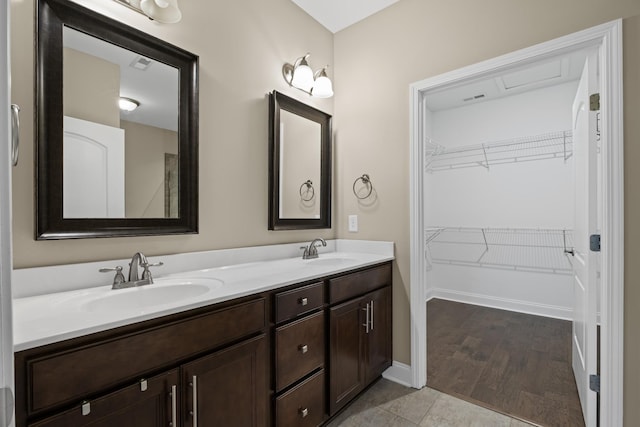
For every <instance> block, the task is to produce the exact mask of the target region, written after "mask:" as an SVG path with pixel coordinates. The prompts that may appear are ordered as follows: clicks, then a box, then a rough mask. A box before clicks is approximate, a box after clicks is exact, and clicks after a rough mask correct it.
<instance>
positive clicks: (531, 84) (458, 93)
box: [425, 51, 586, 111]
mask: <svg viewBox="0 0 640 427" xmlns="http://www.w3.org/2000/svg"><path fill="white" fill-rule="evenodd" d="M585 59H586V51H577V52H573V53H570V54H566V55H561V56H557V57H553V58H549V59H547V60H544V61H537V62H533V63H530V64H526V65H522V66H519V67H514V68H511V69H509V70H506V71H503V72H500V73H496V74H492V75H490V76H486V77H484V78H481V79H478V80H475V81H472V82H466V83H463V84H453V85H451V86H449V87H444V88H442V89H438V90H434V91H431V92H429V93H428V94H427V97H426V100H425V101H426V104H427V108H428V109H429V110H431V111H439V110H447V109H450V108H457V107H463V106H466V105H469V104H474V103H477V102H483V101H490V100H493V99H497V98H503V97H506V96H511V95H517V94H520V93H523V92H527V91H530V90H535V89H542V88H544V87H549V86H554V85H558V84H562V83H567V82H571V81H577V80H579V79H580V75H581V73H582V68H583V67H584V62H585Z"/></svg>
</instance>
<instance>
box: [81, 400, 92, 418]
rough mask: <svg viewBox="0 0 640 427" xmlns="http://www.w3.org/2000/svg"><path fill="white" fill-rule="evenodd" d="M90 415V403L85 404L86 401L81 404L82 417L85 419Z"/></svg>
mask: <svg viewBox="0 0 640 427" xmlns="http://www.w3.org/2000/svg"><path fill="white" fill-rule="evenodd" d="M90 413H91V402H87V401H86V400H85V401H84V402H82V416H83V417H86V416H87V415H89V414H90Z"/></svg>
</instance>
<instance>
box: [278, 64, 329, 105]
mask: <svg viewBox="0 0 640 427" xmlns="http://www.w3.org/2000/svg"><path fill="white" fill-rule="evenodd" d="M309 56H310V54H309V53H307V54H306V55H305V56H303V57H301V58H298V59H296V60H295V62H294V63H293V65H292V64H289V63H288V62H287V63H285V64H284V65H283V66H282V75H283V76H284V79H285V81H286V82H287V83H288V84H289V86H291V87H295V88H296V89H300V90H301V91H303V92H306V93H308V94H309V95H311V96H315V97H317V98H331V97H332V96H333V85H332V83H331V79H329V76H327V67H324V68H322V69H321V70H318V71H316V72H315V73H314V72H313V70H312V69H311V67H310V66H309V63H308V62H307V58H309Z"/></svg>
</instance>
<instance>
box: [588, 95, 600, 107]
mask: <svg viewBox="0 0 640 427" xmlns="http://www.w3.org/2000/svg"><path fill="white" fill-rule="evenodd" d="M589 110H591V111H600V94H599V93H594V94H592V95H591V96H589Z"/></svg>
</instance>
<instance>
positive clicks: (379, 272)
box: [329, 263, 391, 304]
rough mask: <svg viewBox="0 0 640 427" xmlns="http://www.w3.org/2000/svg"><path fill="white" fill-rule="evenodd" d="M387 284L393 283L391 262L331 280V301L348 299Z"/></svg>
mask: <svg viewBox="0 0 640 427" xmlns="http://www.w3.org/2000/svg"><path fill="white" fill-rule="evenodd" d="M385 285H391V264H390V263H386V264H384V265H381V266H378V267H373V268H370V269H368V270H363V271H358V272H355V273H351V274H345V275H344V276H340V277H336V278H334V279H331V280H329V302H330V303H331V304H334V303H337V302H340V301H346V300H348V299H349V298H353V297H357V296H359V295H363V294H366V293H367V292H369V291H372V290H374V289H377V288H380V287H382V286H385Z"/></svg>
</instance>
